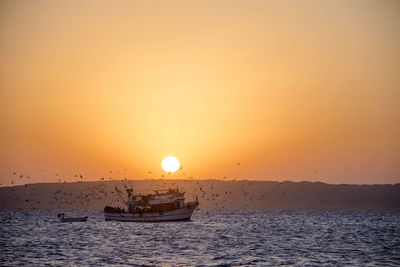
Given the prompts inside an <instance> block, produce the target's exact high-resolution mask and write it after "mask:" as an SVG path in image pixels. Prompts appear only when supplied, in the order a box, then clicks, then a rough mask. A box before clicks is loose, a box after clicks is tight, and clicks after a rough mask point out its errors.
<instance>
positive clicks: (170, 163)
mask: <svg viewBox="0 0 400 267" xmlns="http://www.w3.org/2000/svg"><path fill="white" fill-rule="evenodd" d="M161 166H162V168H163V170H164V171H166V172H176V171H177V170H178V168H179V160H178V159H177V158H175V157H166V158H165V159H163V161H162V163H161Z"/></svg>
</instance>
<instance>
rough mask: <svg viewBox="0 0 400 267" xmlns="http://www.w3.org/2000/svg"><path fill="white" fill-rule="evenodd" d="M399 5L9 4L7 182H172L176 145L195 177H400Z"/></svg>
mask: <svg viewBox="0 0 400 267" xmlns="http://www.w3.org/2000/svg"><path fill="white" fill-rule="evenodd" d="M399 14H400V2H399V1H378V0H377V1H364V0H362V1H361V0H360V1H336V0H335V1H333V0H332V1H317V0H316V1H255V0H250V1H248V0H242V1H119V0H117V1H87V0H86V1H28V0H27V1H18V0H17V1H14V0H13V1H5V0H3V1H1V2H0V59H1V60H0V123H1V131H0V147H1V150H0V183H1V184H2V185H3V186H4V185H9V184H10V183H11V181H12V180H14V181H15V183H28V182H29V183H30V182H44V181H57V179H58V177H62V179H63V180H64V179H65V180H67V181H73V180H76V178H74V174H82V175H84V177H85V179H99V178H100V177H108V176H112V177H113V178H130V179H131V178H135V179H140V178H158V177H160V175H161V174H162V173H163V171H162V169H161V160H162V159H163V158H164V157H166V156H169V155H174V156H176V157H177V158H179V160H180V161H181V163H182V165H183V169H184V170H185V172H186V173H188V174H189V175H191V176H194V177H195V178H216V179H220V178H222V177H224V176H228V179H233V178H237V179H265V180H293V181H301V180H309V181H317V180H318V181H323V182H328V183H368V184H371V183H398V182H400V103H399V102H400V16H399ZM237 162H240V165H239V166H237ZM125 168H127V169H128V171H126V172H122V170H123V169H125ZM111 170H113V174H112V175H111V174H109V171H111ZM149 170H150V171H152V174H149V173H148V171H149ZM14 171H15V172H17V175H20V174H23V175H24V177H23V178H15V176H17V175H13V172H14ZM116 171H121V172H122V173H123V174H121V173H120V174H115V172H116ZM56 173H57V174H58V176H55V174H56ZM26 175H29V176H30V177H31V179H27V178H26ZM171 177H173V178H176V177H179V176H178V175H177V174H174V175H171Z"/></svg>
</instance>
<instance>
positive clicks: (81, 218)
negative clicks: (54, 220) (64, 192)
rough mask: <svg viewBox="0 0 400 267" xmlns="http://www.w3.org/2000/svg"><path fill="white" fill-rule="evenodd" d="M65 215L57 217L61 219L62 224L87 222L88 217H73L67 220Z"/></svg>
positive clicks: (61, 214)
mask: <svg viewBox="0 0 400 267" xmlns="http://www.w3.org/2000/svg"><path fill="white" fill-rule="evenodd" d="M64 216H65V214H64V213H60V214H58V215H57V217H58V218H60V222H86V221H87V218H88V217H87V216H85V217H75V218H74V217H72V218H65V217H64Z"/></svg>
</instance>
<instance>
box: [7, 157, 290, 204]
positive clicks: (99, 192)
mask: <svg viewBox="0 0 400 267" xmlns="http://www.w3.org/2000/svg"><path fill="white" fill-rule="evenodd" d="M235 165H236V166H237V167H239V166H240V162H237V163H236V164H235ZM126 172H127V169H126V168H125V169H123V170H122V171H109V172H108V174H107V175H106V176H104V177H101V178H100V179H99V181H97V182H96V181H86V180H85V179H84V176H83V175H82V174H75V175H74V176H73V177H74V178H76V180H75V182H78V183H79V182H83V181H85V184H84V186H82V185H79V184H78V185H77V184H76V183H67V180H66V179H62V178H61V177H60V176H59V174H58V173H56V174H55V176H56V179H57V181H58V183H56V184H53V185H54V186H56V185H58V186H56V188H55V190H54V192H53V196H52V197H51V198H50V200H49V201H48V203H47V205H45V203H43V201H42V202H41V201H40V200H36V201H33V200H32V199H33V197H34V196H35V195H36V196H39V193H37V194H35V190H36V189H37V188H38V187H39V186H40V185H39V184H36V185H33V184H29V185H28V184H25V185H24V187H27V190H25V191H24V192H23V198H25V199H21V198H22V196H21V195H17V194H15V195H14V197H13V196H10V195H9V196H8V199H7V200H4V199H3V201H4V203H3V205H6V204H7V203H5V202H9V203H10V202H13V201H15V202H16V203H18V202H20V201H22V202H23V203H24V202H25V203H24V205H23V209H26V208H28V209H40V208H41V207H44V206H45V207H51V208H58V209H68V208H69V209H73V208H76V207H77V206H79V208H85V207H86V208H87V209H90V208H93V204H94V205H97V207H96V208H101V207H99V205H102V204H103V205H104V204H106V205H109V206H113V205H117V206H118V205H121V204H123V202H124V200H123V197H122V195H123V194H124V192H125V190H126V189H128V188H133V189H136V190H137V191H140V188H139V190H138V188H137V185H138V184H140V181H133V180H128V179H127V178H124V179H114V177H113V175H114V174H116V175H118V176H121V175H125V174H126ZM147 174H148V175H151V176H152V175H153V172H152V171H151V170H148V171H147ZM12 175H13V178H14V179H12V181H11V183H12V185H14V182H15V179H16V178H19V179H22V178H24V177H26V178H27V179H29V180H31V177H30V176H25V175H24V174H20V173H17V172H16V171H13V172H12ZM169 175H170V173H167V174H163V175H161V177H159V178H153V177H147V179H145V181H146V180H147V181H153V182H151V184H150V185H148V184H147V186H150V187H151V188H149V189H151V190H152V191H155V190H162V189H167V188H180V189H181V190H182V191H183V190H185V189H186V190H189V193H191V194H192V195H194V196H197V197H198V199H199V201H200V204H201V206H203V207H206V208H213V209H224V208H229V205H227V204H228V202H229V200H232V199H236V200H239V201H240V202H241V203H242V204H243V205H244V206H243V208H248V207H249V205H251V203H252V202H254V201H263V200H265V199H266V198H267V197H268V196H270V195H271V194H273V193H274V191H275V190H276V188H273V189H272V190H271V191H270V192H266V193H264V194H262V195H261V196H258V198H256V199H255V198H254V196H252V194H250V192H251V190H250V189H251V187H253V186H254V182H252V181H247V180H240V181H236V179H235V178H233V179H228V176H224V177H222V178H221V179H220V180H201V181H200V180H195V178H194V177H193V176H190V175H188V174H187V171H184V169H183V167H182V166H180V169H179V170H178V176H179V178H180V180H179V181H178V180H169V179H166V177H168V176H169ZM106 177H107V178H106ZM142 181H143V180H142ZM221 181H224V182H226V181H230V182H234V183H224V182H221ZM61 184H62V185H61ZM280 184H281V183H278V184H277V186H279V185H280ZM253 189H254V188H253ZM11 190H12V192H13V193H15V187H11ZM190 191H191V192H190ZM41 194H43V193H41ZM282 194H284V193H282ZM39 198H40V196H39ZM36 199H37V198H36ZM47 199H48V198H47ZM202 204H203V205H202ZM20 208H21V207H20Z"/></svg>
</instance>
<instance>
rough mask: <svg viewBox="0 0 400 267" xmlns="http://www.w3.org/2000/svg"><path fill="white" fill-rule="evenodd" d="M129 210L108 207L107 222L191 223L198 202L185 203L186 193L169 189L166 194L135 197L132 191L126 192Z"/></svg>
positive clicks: (105, 212)
mask: <svg viewBox="0 0 400 267" xmlns="http://www.w3.org/2000/svg"><path fill="white" fill-rule="evenodd" d="M126 191H127V193H128V201H126V204H127V206H128V210H127V211H125V210H124V209H121V208H113V207H109V206H106V207H105V208H104V218H105V220H106V221H124V222H164V221H189V220H190V217H191V216H192V214H193V212H194V210H195V209H196V208H197V206H198V200H197V199H196V201H192V202H187V203H186V202H185V197H184V194H185V193H184V192H180V191H179V190H178V189H169V190H166V192H164V193H159V192H158V191H156V193H155V194H147V195H134V194H133V190H132V189H127V190H126Z"/></svg>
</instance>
